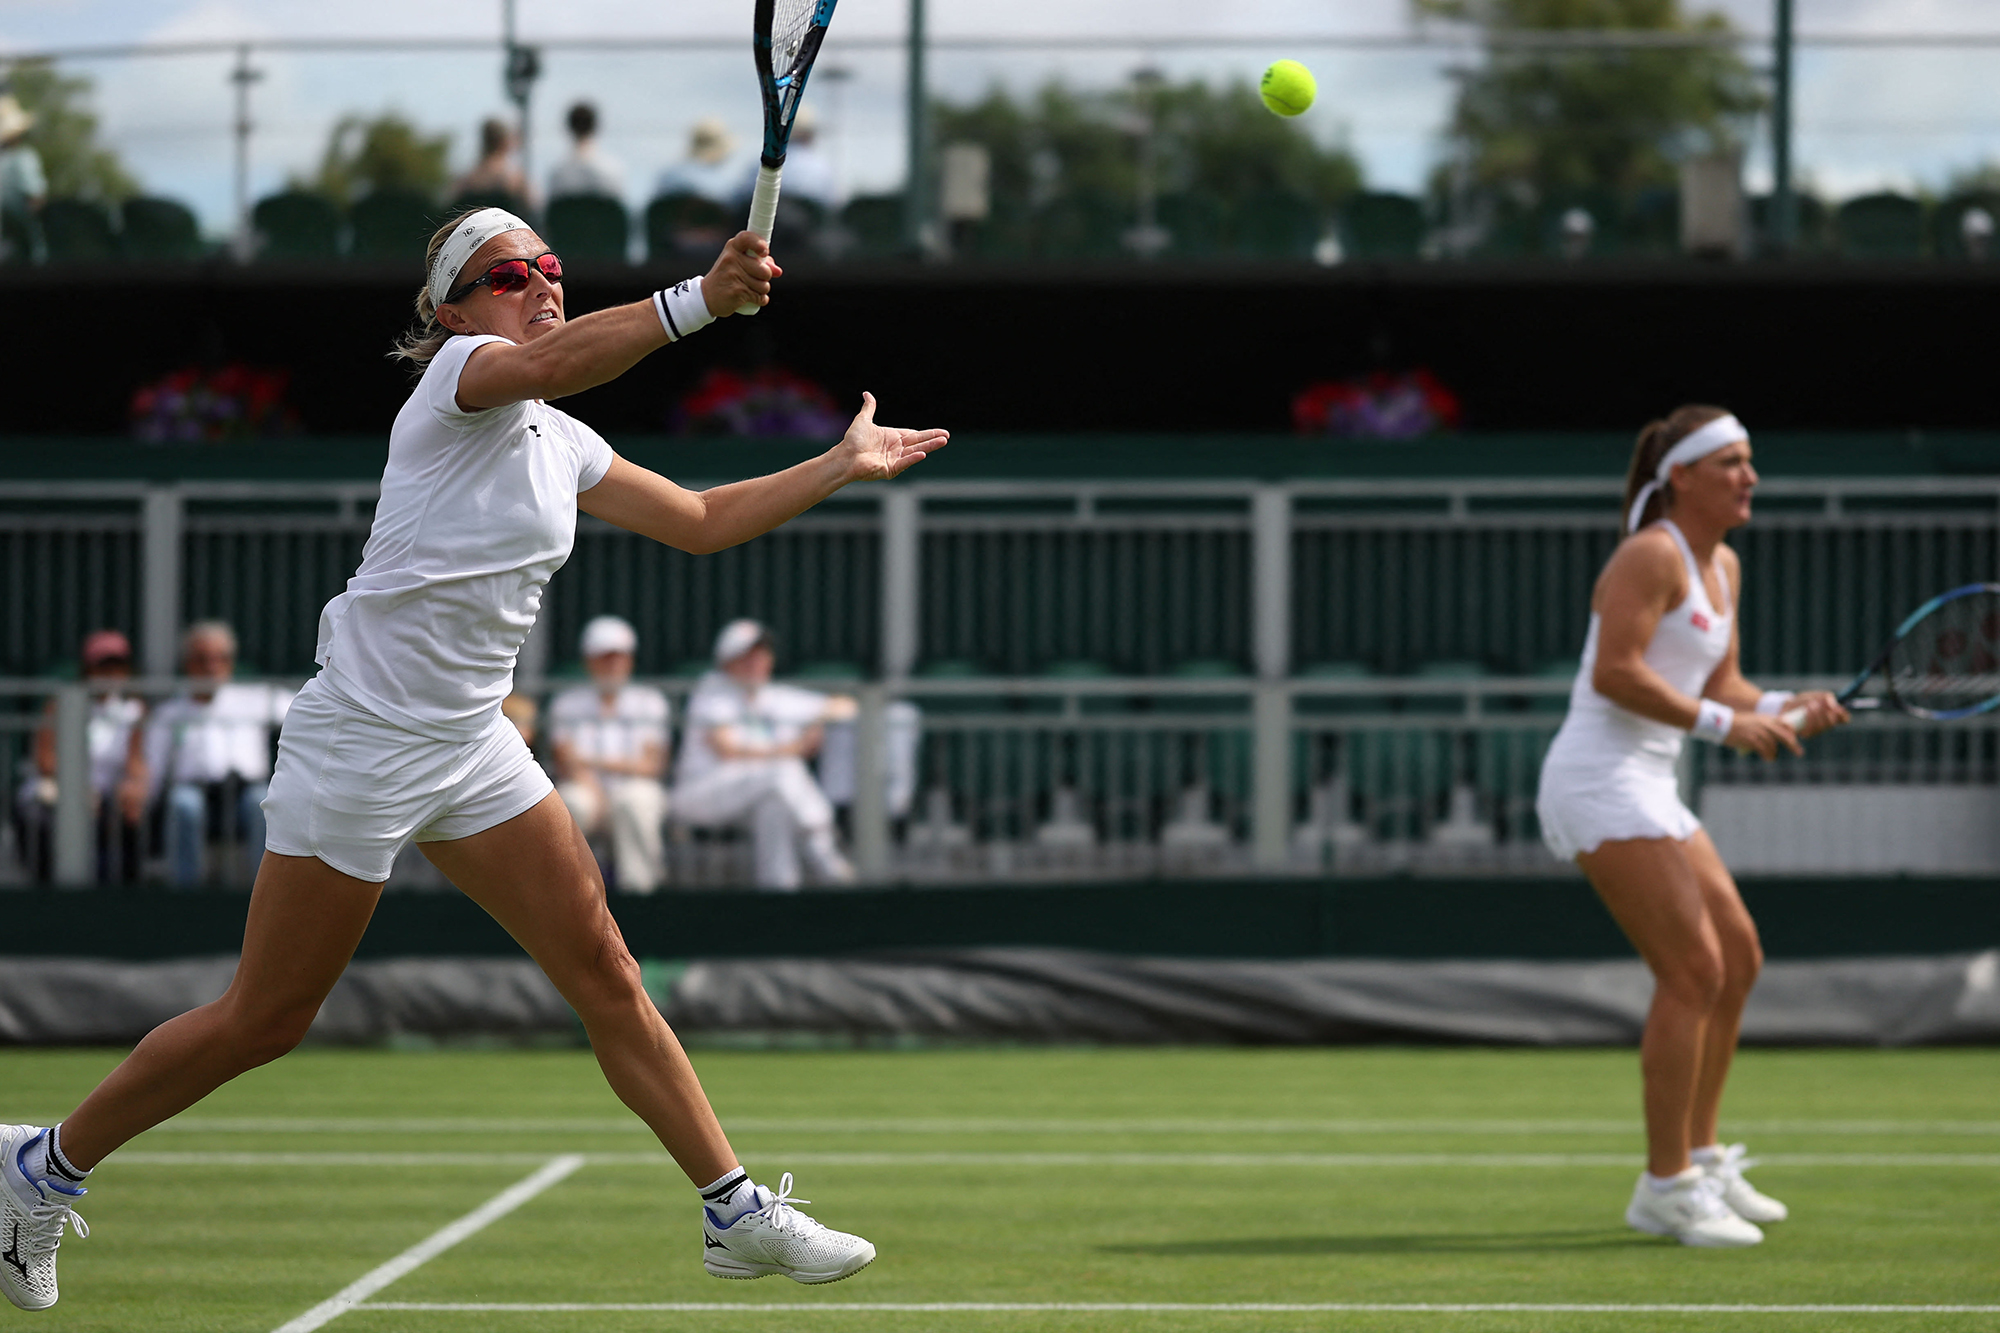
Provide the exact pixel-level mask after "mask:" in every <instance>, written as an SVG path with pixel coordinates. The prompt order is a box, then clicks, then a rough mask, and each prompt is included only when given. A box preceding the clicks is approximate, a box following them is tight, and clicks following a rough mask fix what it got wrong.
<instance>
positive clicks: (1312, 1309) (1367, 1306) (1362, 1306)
mask: <svg viewBox="0 0 2000 1333" xmlns="http://www.w3.org/2000/svg"><path fill="white" fill-rule="evenodd" d="M355 1308H356V1309H359V1310H427V1311H433V1312H446V1313H449V1312H464V1313H468V1314H471V1313H479V1314H547V1313H559V1312H563V1311H577V1312H583V1313H591V1312H596V1311H618V1310H630V1311H644V1312H653V1311H662V1312H675V1313H686V1314H725V1313H726V1314H737V1313H742V1312H747V1311H764V1312H769V1313H782V1314H800V1313H804V1312H806V1311H818V1310H830V1311H874V1312H877V1313H902V1312H908V1313H912V1314H954V1313H968V1314H977V1313H989V1312H990V1313H1008V1312H1014V1311H1020V1312H1025V1313H1029V1314H1042V1313H1084V1314H1092V1313H1099V1312H1102V1313H1107V1314H1175V1313H1194V1314H1213V1313H1231V1314H1513V1313H1524V1314H2000V1305H1664V1304H1652V1305H1612V1304H1608V1303H1605V1304H1556V1303H1553V1302H1550V1303H1534V1304H1529V1303H1526V1302H1516V1301H1509V1302H1471V1301H1463V1302H1461V1301H1452V1302H1444V1301H1423V1302H1413V1303H1392V1302H1387V1301H1324V1302H1306V1301H1299V1302H1284V1303H1280V1302H1276V1301H1258V1302H1215V1303H1206V1304H1195V1303H1192V1302H1179V1301H907V1302H895V1301H848V1302H841V1303H839V1304H834V1303H831V1302H829V1303H826V1304H821V1303H820V1302H817V1301H814V1302H810V1303H808V1302H805V1301H770V1302H765V1303H762V1304H751V1303H748V1302H738V1301H731V1302H727V1303H725V1302H722V1301H653V1302H646V1303H640V1302H636V1301H635V1302H630V1303H625V1304H610V1303H607V1304H584V1303H582V1302H576V1303H563V1302H557V1301H549V1302H543V1303H539V1304H534V1305H503V1304H500V1303H497V1302H465V1303H461V1304H452V1303H449V1302H444V1301H381V1302H377V1303H373V1304H368V1305H359V1306H356V1307H355Z"/></svg>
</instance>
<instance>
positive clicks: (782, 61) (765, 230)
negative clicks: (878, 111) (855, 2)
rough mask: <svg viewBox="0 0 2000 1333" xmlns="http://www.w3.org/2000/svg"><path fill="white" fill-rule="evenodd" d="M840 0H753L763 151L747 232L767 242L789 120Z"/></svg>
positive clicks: (740, 310)
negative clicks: (762, 121) (755, 8)
mask: <svg viewBox="0 0 2000 1333" xmlns="http://www.w3.org/2000/svg"><path fill="white" fill-rule="evenodd" d="M837 2H838V0H757V16H756V19H755V20H754V22H755V28H754V31H753V33H752V39H751V46H752V49H753V50H754V51H755V52H756V55H757V84H758V87H759V88H760V89H762V91H763V94H764V154H763V157H762V158H761V159H760V161H759V163H758V167H757V189H756V191H755V193H753V194H752V195H751V196H750V230H751V231H754V232H756V233H757V235H759V236H760V237H762V238H763V239H764V240H766V241H768V240H770V239H771V227H772V225H773V224H774V223H776V222H777V220H778V186H779V183H780V182H781V181H782V180H783V179H784V175H785V148H786V145H788V144H790V143H791V141H792V121H793V120H794V119H795V118H796V117H797V116H798V114H799V99H800V98H802V97H804V96H805V91H806V76H807V75H808V74H810V73H812V65H813V61H814V59H816V58H817V57H818V55H819V44H820V43H821V42H823V41H825V40H826V25H827V24H829V23H831V22H833V7H834V5H835V4H836V3H837ZM760 308H761V307H759V306H758V305H756V304H755V303H754V302H745V303H744V304H742V305H740V306H737V307H736V313H737V314H739V315H754V314H756V313H757V311H758V310H759V309H760Z"/></svg>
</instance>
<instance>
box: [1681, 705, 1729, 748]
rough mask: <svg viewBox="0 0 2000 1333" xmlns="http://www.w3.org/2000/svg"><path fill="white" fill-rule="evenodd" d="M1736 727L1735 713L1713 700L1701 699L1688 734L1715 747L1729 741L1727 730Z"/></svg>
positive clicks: (1727, 706)
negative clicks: (1709, 742) (1712, 743)
mask: <svg viewBox="0 0 2000 1333" xmlns="http://www.w3.org/2000/svg"><path fill="white" fill-rule="evenodd" d="M1735 725H1736V713H1735V711H1734V710H1732V709H1731V708H1730V707H1729V705H1728V704H1720V703H1717V702H1716V701H1715V700H1713V699H1703V700H1702V701H1701V708H1700V709H1699V711H1697V712H1696V713H1695V716H1694V725H1693V726H1691V727H1689V728H1688V734H1689V735H1691V736H1693V737H1694V738H1695V739H1697V740H1704V741H1712V742H1714V743H1715V744H1717V745H1720V744H1722V743H1723V742H1724V741H1726V740H1728V739H1729V729H1730V728H1731V727H1733V726H1735Z"/></svg>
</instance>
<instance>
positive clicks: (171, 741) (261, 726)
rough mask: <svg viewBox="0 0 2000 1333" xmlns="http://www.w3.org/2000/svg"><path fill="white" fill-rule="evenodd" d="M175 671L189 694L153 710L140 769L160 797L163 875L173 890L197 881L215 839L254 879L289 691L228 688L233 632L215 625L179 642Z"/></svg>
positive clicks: (204, 625)
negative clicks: (275, 741) (231, 845)
mask: <svg viewBox="0 0 2000 1333" xmlns="http://www.w3.org/2000/svg"><path fill="white" fill-rule="evenodd" d="M181 674H182V675H184V676H186V677H187V678H188V679H189V680H190V681H191V682H193V684H192V686H191V688H190V689H189V690H188V691H187V692H186V693H184V694H181V695H179V696H177V697H175V698H172V699H169V700H167V701H166V702H165V703H163V704H161V705H160V706H159V707H158V708H156V709H154V710H153V716H152V718H151V719H150V720H149V721H148V723H147V725H146V730H145V750H144V754H145V766H146V772H147V773H148V774H149V775H150V776H151V777H152V779H153V781H154V782H156V783H158V784H159V786H160V787H161V788H162V789H163V790H164V791H165V793H166V826H167V828H166V832H167V876H168V878H169V880H170V881H171V882H172V883H173V884H174V885H175V887H177V888H188V887H190V886H192V885H195V884H199V883H200V882H201V881H202V869H203V867H202V861H203V855H202V854H203V851H204V848H205V847H206V845H207V843H209V842H210V841H212V840H213V841H235V842H239V843H240V844H241V845H242V849H243V862H244V870H245V872H246V878H255V876H256V873H257V864H258V862H259V861H261V860H262V859H263V856H264V810H263V800H264V793H265V790H266V789H267V788H268V787H269V786H270V780H271V737H272V734H273V733H274V732H275V731H276V730H277V728H278V725H279V723H281V722H283V721H284V718H285V712H286V710H287V709H289V708H290V707H291V706H292V692H291V691H290V690H283V689H278V688H276V687H275V686H270V685H248V684H245V685H238V684H235V683H233V682H232V681H231V680H230V677H231V676H233V675H235V674H236V631H234V630H232V629H231V628H230V627H229V626H228V625H226V624H224V623H223V622H221V621H219V620H204V621H202V622H200V623H199V624H195V625H191V626H189V627H188V631H187V633H186V634H184V635H182V636H181Z"/></svg>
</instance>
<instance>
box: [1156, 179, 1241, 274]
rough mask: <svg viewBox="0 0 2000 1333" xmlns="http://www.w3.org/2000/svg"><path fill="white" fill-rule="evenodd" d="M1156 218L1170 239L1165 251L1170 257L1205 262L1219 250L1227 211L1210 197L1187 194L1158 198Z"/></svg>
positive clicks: (1197, 191)
mask: <svg viewBox="0 0 2000 1333" xmlns="http://www.w3.org/2000/svg"><path fill="white" fill-rule="evenodd" d="M1155 217H1157V219H1158V220H1159V225H1160V226H1161V227H1163V228H1164V229H1165V230H1166V233H1167V235H1168V236H1170V237H1172V238H1173V239H1172V240H1171V241H1170V242H1169V244H1168V247H1167V253H1168V254H1169V255H1172V256H1175V257H1176V258H1187V259H1206V258H1208V257H1209V256H1211V255H1214V254H1216V253H1218V252H1219V251H1221V249H1222V243H1223V236H1224V234H1225V232H1226V231H1227V227H1228V221H1229V217H1228V210H1226V209H1225V208H1224V207H1223V205H1222V201H1221V200H1220V199H1217V198H1216V197H1215V196H1214V195H1212V194H1208V193H1205V192H1203V191H1199V190H1188V191H1183V192H1179V193H1175V194H1165V195H1161V196H1160V202H1159V207H1158V210H1157V212H1156V213H1155Z"/></svg>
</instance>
